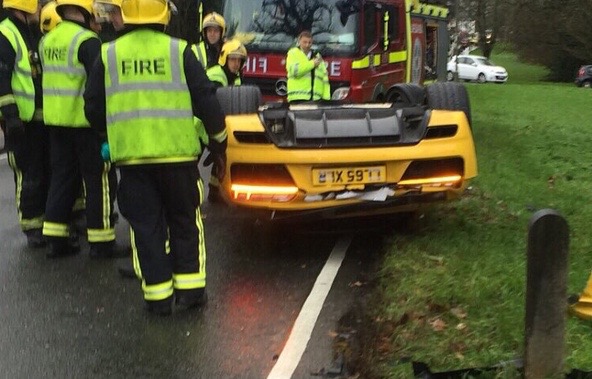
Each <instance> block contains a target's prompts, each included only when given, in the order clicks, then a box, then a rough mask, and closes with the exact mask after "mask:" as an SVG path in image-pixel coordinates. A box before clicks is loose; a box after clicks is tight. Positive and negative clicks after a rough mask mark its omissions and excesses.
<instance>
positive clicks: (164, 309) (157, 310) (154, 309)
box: [146, 297, 173, 316]
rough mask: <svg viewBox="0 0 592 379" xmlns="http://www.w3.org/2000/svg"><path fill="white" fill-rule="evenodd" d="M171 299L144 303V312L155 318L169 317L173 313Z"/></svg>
mask: <svg viewBox="0 0 592 379" xmlns="http://www.w3.org/2000/svg"><path fill="white" fill-rule="evenodd" d="M172 300H173V298H172V297H170V298H168V299H164V300H158V301H146V310H147V311H148V312H150V313H152V314H155V315H157V316H170V315H171V314H172V313H173V301H172Z"/></svg>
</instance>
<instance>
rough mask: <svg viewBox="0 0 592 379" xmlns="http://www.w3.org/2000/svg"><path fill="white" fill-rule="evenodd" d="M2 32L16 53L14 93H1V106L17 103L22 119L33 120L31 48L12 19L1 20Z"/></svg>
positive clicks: (0, 27)
mask: <svg viewBox="0 0 592 379" xmlns="http://www.w3.org/2000/svg"><path fill="white" fill-rule="evenodd" d="M0 34H2V35H3V36H4V37H5V38H6V39H7V40H8V42H10V45H11V46H12V49H13V50H14V52H15V53H16V57H15V61H14V68H13V71H12V79H11V88H12V93H0V108H2V107H4V106H7V105H10V104H16V106H17V108H18V112H19V116H20V118H21V120H23V121H25V122H28V121H31V120H32V119H33V114H34V113H35V85H34V83H33V74H32V70H31V64H30V62H29V49H28V47H27V44H26V43H25V40H24V39H23V37H22V35H21V33H20V31H19V30H18V28H17V26H16V25H15V24H14V23H13V22H12V21H11V20H10V19H8V18H6V19H4V20H3V21H2V22H0ZM1 114H2V113H1V111H0V115H1Z"/></svg>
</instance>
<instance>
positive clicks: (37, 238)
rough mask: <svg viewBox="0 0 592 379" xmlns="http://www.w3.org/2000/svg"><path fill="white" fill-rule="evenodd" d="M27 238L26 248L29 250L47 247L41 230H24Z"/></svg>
mask: <svg viewBox="0 0 592 379" xmlns="http://www.w3.org/2000/svg"><path fill="white" fill-rule="evenodd" d="M25 235H26V236H27V246H29V248H30V249H39V248H42V247H45V246H47V240H46V239H45V237H44V236H43V229H41V228H39V229H29V230H25Z"/></svg>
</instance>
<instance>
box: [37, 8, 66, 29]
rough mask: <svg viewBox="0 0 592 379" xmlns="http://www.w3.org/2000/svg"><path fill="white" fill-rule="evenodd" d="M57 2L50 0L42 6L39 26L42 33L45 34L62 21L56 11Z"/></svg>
mask: <svg viewBox="0 0 592 379" xmlns="http://www.w3.org/2000/svg"><path fill="white" fill-rule="evenodd" d="M56 6H57V4H56V2H55V1H50V2H49V3H47V4H45V5H44V6H43V8H41V14H40V15H39V28H40V29H41V33H43V34H45V33H47V32H49V31H50V30H52V29H53V28H55V27H56V25H57V24H59V23H60V22H61V21H62V18H61V17H60V15H59V14H58V12H57V11H56Z"/></svg>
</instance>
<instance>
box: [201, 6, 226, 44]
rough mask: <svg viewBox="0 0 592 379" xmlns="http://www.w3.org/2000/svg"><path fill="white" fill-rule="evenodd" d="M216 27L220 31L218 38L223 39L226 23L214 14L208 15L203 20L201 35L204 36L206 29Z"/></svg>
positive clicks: (218, 15) (222, 18)
mask: <svg viewBox="0 0 592 379" xmlns="http://www.w3.org/2000/svg"><path fill="white" fill-rule="evenodd" d="M212 26H216V27H218V28H220V30H221V36H220V38H222V37H224V32H225V31H226V21H224V17H222V16H221V15H220V14H218V13H216V12H212V13H208V14H207V15H205V16H204V18H203V24H202V27H201V32H202V34H203V35H204V37H205V35H206V28H209V27H212Z"/></svg>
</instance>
